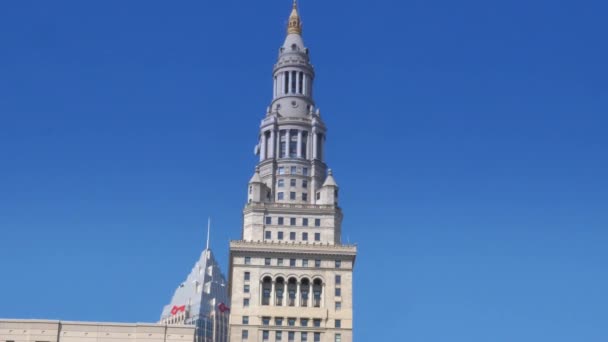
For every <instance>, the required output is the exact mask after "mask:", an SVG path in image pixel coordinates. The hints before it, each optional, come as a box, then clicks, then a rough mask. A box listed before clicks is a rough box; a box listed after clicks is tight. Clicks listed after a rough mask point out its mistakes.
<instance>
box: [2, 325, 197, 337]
mask: <svg viewBox="0 0 608 342" xmlns="http://www.w3.org/2000/svg"><path fill="white" fill-rule="evenodd" d="M144 341H145V342H193V341H194V327H191V326H174V325H161V324H141V323H135V324H128V323H96V322H63V321H49V320H0V342H144Z"/></svg>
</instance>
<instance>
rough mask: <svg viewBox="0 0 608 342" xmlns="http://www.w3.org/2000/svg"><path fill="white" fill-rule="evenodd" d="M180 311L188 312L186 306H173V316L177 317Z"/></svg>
mask: <svg viewBox="0 0 608 342" xmlns="http://www.w3.org/2000/svg"><path fill="white" fill-rule="evenodd" d="M180 311H181V312H184V311H186V306H185V305H182V306H177V305H174V306H173V309H171V314H172V315H176V314H177V313H178V312H180Z"/></svg>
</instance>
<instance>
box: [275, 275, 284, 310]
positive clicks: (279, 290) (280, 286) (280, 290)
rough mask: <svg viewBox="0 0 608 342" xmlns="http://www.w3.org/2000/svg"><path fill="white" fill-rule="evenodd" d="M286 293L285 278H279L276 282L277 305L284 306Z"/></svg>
mask: <svg viewBox="0 0 608 342" xmlns="http://www.w3.org/2000/svg"><path fill="white" fill-rule="evenodd" d="M284 295H285V279H283V278H282V277H279V278H277V280H276V282H275V298H276V299H275V305H276V306H283V296H284Z"/></svg>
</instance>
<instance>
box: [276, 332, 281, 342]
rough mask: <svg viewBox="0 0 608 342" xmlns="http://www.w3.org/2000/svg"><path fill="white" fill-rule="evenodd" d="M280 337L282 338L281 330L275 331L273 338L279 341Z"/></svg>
mask: <svg viewBox="0 0 608 342" xmlns="http://www.w3.org/2000/svg"><path fill="white" fill-rule="evenodd" d="M282 339H283V332H282V331H277V332H276V335H275V337H274V340H275V341H277V342H279V341H281V340H282Z"/></svg>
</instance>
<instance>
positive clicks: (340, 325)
mask: <svg viewBox="0 0 608 342" xmlns="http://www.w3.org/2000/svg"><path fill="white" fill-rule="evenodd" d="M335 323H336V324H335V327H336V328H342V321H341V320H339V319H337V320H336V321H335Z"/></svg>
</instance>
